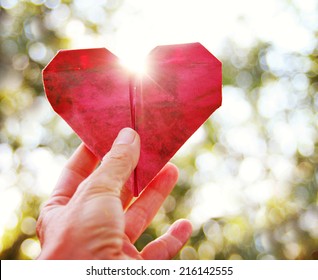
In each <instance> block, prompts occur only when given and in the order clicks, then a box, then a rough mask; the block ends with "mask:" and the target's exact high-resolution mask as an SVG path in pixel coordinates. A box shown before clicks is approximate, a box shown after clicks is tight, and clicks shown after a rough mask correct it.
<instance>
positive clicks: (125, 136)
mask: <svg viewBox="0 0 318 280" xmlns="http://www.w3.org/2000/svg"><path fill="white" fill-rule="evenodd" d="M135 137H136V132H135V131H134V130H133V129H131V128H128V127H126V128H123V129H122V130H121V131H120V132H119V134H118V136H117V138H116V140H115V142H114V144H131V143H132V142H134V139H135Z"/></svg>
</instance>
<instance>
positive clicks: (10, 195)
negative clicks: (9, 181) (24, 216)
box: [0, 187, 22, 233]
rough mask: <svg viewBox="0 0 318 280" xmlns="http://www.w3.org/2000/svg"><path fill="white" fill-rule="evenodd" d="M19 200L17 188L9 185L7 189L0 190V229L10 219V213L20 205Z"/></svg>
mask: <svg viewBox="0 0 318 280" xmlns="http://www.w3.org/2000/svg"><path fill="white" fill-rule="evenodd" d="M21 200H22V195H21V192H19V190H18V189H16V188H13V187H10V188H8V189H7V190H5V191H3V192H1V196H0V213H1V215H0V229H3V228H4V227H5V226H6V225H7V224H8V223H9V220H10V219H12V213H13V212H14V211H15V210H16V209H17V208H18V207H19V206H20V203H21ZM9 225H10V223H9ZM0 233H1V230H0Z"/></svg>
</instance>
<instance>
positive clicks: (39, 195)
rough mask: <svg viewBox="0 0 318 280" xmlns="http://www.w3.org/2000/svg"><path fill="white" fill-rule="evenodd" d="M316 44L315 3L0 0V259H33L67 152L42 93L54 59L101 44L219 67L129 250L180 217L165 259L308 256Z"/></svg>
mask: <svg viewBox="0 0 318 280" xmlns="http://www.w3.org/2000/svg"><path fill="white" fill-rule="evenodd" d="M317 35H318V1H315V0H267V1H258V0H254V1H253V0H249V1H248V0H242V1H236V0H222V1H214V0H210V1H208V0H183V1H181V0H174V1H168V0H161V1H152V0H134V1H129V0H96V1H88V0H87V1H84V0H73V1H72V0H64V1H63V0H29V1H28V0H24V1H17V0H0V40H1V42H0V259H33V258H36V256H37V255H38V254H39V252H40V246H39V242H38V240H37V238H36V235H35V224H36V219H37V217H38V214H39V210H40V208H41V205H43V202H44V201H45V200H46V199H47V198H48V196H49V194H50V192H51V191H52V189H53V187H54V184H55V182H56V180H57V178H58V176H59V173H60V171H61V169H62V167H63V165H64V164H65V162H66V160H67V158H68V157H69V156H70V154H71V153H72V152H73V151H74V149H75V148H76V147H77V146H78V144H79V143H80V140H79V139H78V137H77V136H76V135H74V133H73V132H72V130H71V129H70V128H69V127H68V126H67V125H66V124H65V122H64V121H63V120H61V118H59V117H58V116H57V115H56V114H55V113H54V112H53V111H52V109H51V107H50V105H49V104H48V102H47V100H46V98H45V95H44V92H43V87H42V82H41V70H42V69H43V67H44V66H45V65H46V64H47V63H48V62H49V61H50V59H52V57H53V56H54V54H55V53H56V52H57V51H58V50H59V49H68V48H89V47H107V48H108V49H110V50H111V51H113V52H114V53H115V54H117V55H118V56H120V57H121V58H123V60H126V61H127V62H128V64H129V65H130V66H135V65H136V63H138V62H140V61H141V60H142V59H143V58H144V57H145V56H146V54H147V53H148V52H149V51H150V50H151V49H152V48H153V47H155V46H156V45H162V44H176V43H186V42H195V41H199V42H201V43H202V44H203V45H204V46H205V47H206V48H208V49H209V50H210V51H211V52H212V53H213V54H214V55H216V56H217V57H218V58H219V59H220V60H221V61H222V62H223V85H224V87H223V105H222V107H221V108H220V109H219V110H218V111H217V112H216V113H214V114H213V116H212V117H211V118H210V119H209V120H208V121H207V122H206V123H205V124H204V125H203V126H202V127H201V128H200V129H199V130H198V131H197V132H196V133H195V134H194V136H193V137H192V138H191V139H190V140H189V141H188V142H187V143H186V145H185V146H184V147H183V148H182V149H181V150H180V151H179V152H178V154H177V155H176V156H175V157H174V159H173V162H174V163H176V164H177V166H178V167H179V169H180V179H179V182H178V185H177V186H176V188H175V189H174V191H173V192H172V194H171V195H170V196H169V197H168V199H167V200H166V202H165V203H164V206H163V207H162V208H161V210H160V211H159V213H158V215H157V216H156V218H155V220H154V221H153V223H152V224H151V226H150V227H149V229H147V230H146V232H145V233H144V234H143V235H142V236H141V238H140V239H139V240H138V241H137V247H138V248H140V249H141V248H143V246H145V244H147V243H148V242H150V241H151V240H153V239H155V238H156V237H158V236H159V235H161V234H162V233H163V232H165V231H166V230H167V228H168V227H169V225H170V224H171V223H172V222H173V221H174V220H175V219H178V218H188V219H190V220H191V221H192V223H193V226H194V233H193V235H192V238H191V240H190V242H189V243H188V244H187V245H186V246H185V247H184V248H183V250H182V251H181V252H180V254H179V255H178V256H177V257H176V258H177V259H318V196H317V188H318V184H317V181H318V167H317V164H318V144H317V142H318V113H317V109H318V93H317V90H318V45H317Z"/></svg>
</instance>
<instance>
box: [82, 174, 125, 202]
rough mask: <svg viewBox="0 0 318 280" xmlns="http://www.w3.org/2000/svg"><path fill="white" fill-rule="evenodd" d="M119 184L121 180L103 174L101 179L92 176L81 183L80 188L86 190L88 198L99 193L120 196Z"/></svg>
mask: <svg viewBox="0 0 318 280" xmlns="http://www.w3.org/2000/svg"><path fill="white" fill-rule="evenodd" d="M120 184H121V181H120V180H118V179H116V178H112V177H111V176H108V175H105V176H104V178H103V179H99V178H96V179H94V178H92V179H90V180H86V181H84V182H83V183H82V186H81V187H82V188H83V189H84V190H86V192H85V193H86V195H88V196H89V197H90V198H93V197H95V196H100V194H101V193H107V195H112V196H116V197H119V196H120V189H121V188H120Z"/></svg>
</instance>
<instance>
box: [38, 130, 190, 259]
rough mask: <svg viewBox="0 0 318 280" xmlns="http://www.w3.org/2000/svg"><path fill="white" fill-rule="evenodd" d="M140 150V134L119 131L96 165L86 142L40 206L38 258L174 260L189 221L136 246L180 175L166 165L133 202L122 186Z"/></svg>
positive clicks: (134, 165)
mask: <svg viewBox="0 0 318 280" xmlns="http://www.w3.org/2000/svg"><path fill="white" fill-rule="evenodd" d="M139 152H140V139H139V136H138V134H137V133H136V132H135V131H134V130H132V129H130V128H125V129H123V130H122V131H121V132H120V133H119V135H118V137H117V138H116V140H115V141H114V144H113V146H112V148H111V150H110V151H109V153H107V154H106V155H105V157H104V158H103V160H102V162H101V164H100V166H99V167H98V168H97V169H95V168H96V166H97V165H98V163H99V160H98V159H97V158H96V157H95V156H94V155H93V154H92V153H91V152H90V151H89V150H88V149H87V148H86V147H85V146H84V145H83V144H82V145H81V146H80V147H79V148H78V149H77V151H76V152H75V153H74V155H73V156H72V157H71V158H70V160H69V161H68V163H67V165H66V167H65V169H64V170H63V172H62V174H61V177H60V179H59V181H58V183H57V185H56V188H55V190H54V192H53V194H52V196H51V198H50V199H49V201H48V202H47V203H46V205H45V206H44V207H43V209H42V211H41V214H40V217H39V220H38V223H37V233H38V236H39V239H40V242H41V245H42V251H41V254H40V256H39V259H171V258H172V257H174V256H175V255H176V254H177V253H178V252H179V250H180V249H181V248H182V247H183V245H184V244H185V243H186V241H187V240H188V239H189V237H190V235H191V232H192V228H191V224H190V223H189V222H188V221H187V220H179V221H177V222H175V223H174V224H173V225H172V226H171V227H170V229H169V230H168V232H167V233H165V234H164V235H163V236H161V237H159V238H158V239H156V240H154V241H153V242H151V243H149V244H148V245H147V246H146V247H145V248H144V249H143V250H142V251H141V252H138V250H137V249H136V248H135V246H134V245H133V244H134V242H135V241H136V240H137V239H138V237H139V236H140V235H141V234H142V232H143V231H144V230H145V229H146V227H147V226H148V225H149V224H150V222H151V221H152V219H153V217H154V216H155V214H156V213H157V211H158V209H159V208H160V206H161V205H162V203H163V201H164V200H165V198H166V197H167V196H168V194H169V193H170V191H171V190H172V188H173V186H174V185H175V183H176V181H177V177H178V172H177V169H176V167H175V166H174V165H172V164H167V165H166V166H165V167H164V168H163V170H162V171H161V172H160V173H159V174H158V175H157V177H156V178H155V179H154V180H153V181H152V182H151V183H150V184H149V185H148V186H147V188H146V189H145V190H144V191H143V192H142V193H141V195H140V196H139V197H138V198H137V199H136V200H135V201H134V202H132V203H131V201H132V193H131V191H130V190H129V189H128V188H126V187H124V185H125V182H126V181H127V180H128V178H129V176H130V174H131V172H132V171H133V170H134V168H135V167H136V165H137V162H138V159H139Z"/></svg>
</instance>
